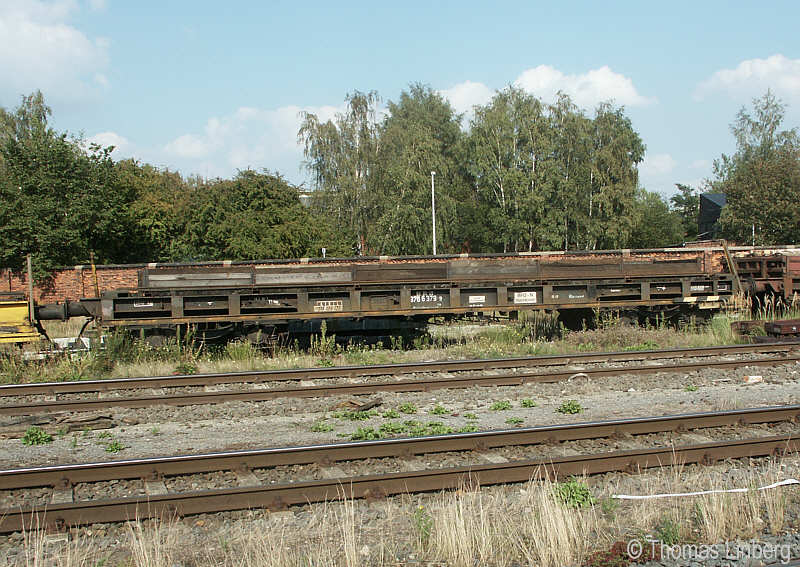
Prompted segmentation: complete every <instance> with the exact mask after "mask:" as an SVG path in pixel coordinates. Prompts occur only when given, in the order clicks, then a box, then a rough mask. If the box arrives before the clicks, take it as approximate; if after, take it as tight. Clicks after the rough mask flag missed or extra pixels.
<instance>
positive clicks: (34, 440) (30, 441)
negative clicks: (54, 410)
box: [22, 425, 53, 445]
mask: <svg viewBox="0 0 800 567" xmlns="http://www.w3.org/2000/svg"><path fill="white" fill-rule="evenodd" d="M52 441H53V436H52V435H50V434H49V433H48V432H47V431H45V430H44V429H42V428H41V427H37V426H35V425H32V426H31V427H29V428H28V429H27V430H26V431H25V435H23V436H22V444H23V445H46V444H47V443H51V442H52Z"/></svg>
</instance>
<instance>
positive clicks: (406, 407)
mask: <svg viewBox="0 0 800 567" xmlns="http://www.w3.org/2000/svg"><path fill="white" fill-rule="evenodd" d="M397 409H399V410H400V411H401V412H402V413H405V414H412V413H417V406H415V405H414V404H412V403H411V402H406V403H404V404H400V407H398V408H397Z"/></svg>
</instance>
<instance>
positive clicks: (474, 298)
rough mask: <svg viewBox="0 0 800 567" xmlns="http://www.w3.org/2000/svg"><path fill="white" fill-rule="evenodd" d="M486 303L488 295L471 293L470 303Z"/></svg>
mask: <svg viewBox="0 0 800 567" xmlns="http://www.w3.org/2000/svg"><path fill="white" fill-rule="evenodd" d="M484 303H486V296H485V295H470V296H469V304H470V305H483V304H484Z"/></svg>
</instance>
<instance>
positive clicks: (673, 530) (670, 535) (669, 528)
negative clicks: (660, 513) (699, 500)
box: [655, 518, 681, 545]
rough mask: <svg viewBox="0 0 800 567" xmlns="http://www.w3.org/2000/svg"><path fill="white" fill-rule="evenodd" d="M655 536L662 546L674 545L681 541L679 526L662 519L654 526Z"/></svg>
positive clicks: (671, 521)
mask: <svg viewBox="0 0 800 567" xmlns="http://www.w3.org/2000/svg"><path fill="white" fill-rule="evenodd" d="M655 536H656V540H658V541H660V542H661V543H663V544H664V545H675V544H676V543H679V542H680V540H681V530H680V526H679V525H678V524H677V522H675V521H674V520H672V519H670V518H664V519H662V520H661V521H660V522H659V523H658V525H656V528H655Z"/></svg>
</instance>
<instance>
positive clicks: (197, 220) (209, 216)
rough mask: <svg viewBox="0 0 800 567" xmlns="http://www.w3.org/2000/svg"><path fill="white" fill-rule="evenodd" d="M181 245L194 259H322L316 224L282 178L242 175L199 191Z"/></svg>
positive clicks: (210, 184)
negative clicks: (305, 257) (318, 256)
mask: <svg viewBox="0 0 800 567" xmlns="http://www.w3.org/2000/svg"><path fill="white" fill-rule="evenodd" d="M187 214H188V216H189V219H188V223H187V226H186V230H185V232H184V234H183V235H182V246H183V248H184V250H186V251H187V253H188V254H191V255H192V257H193V258H194V259H196V260H216V259H221V258H225V259H229V260H249V259H254V258H300V257H302V256H310V255H315V253H316V255H319V252H318V250H317V249H318V242H319V233H318V232H317V228H318V226H319V224H318V223H315V222H312V219H311V213H310V212H309V210H308V209H307V208H306V207H304V206H303V205H302V204H301V203H300V196H299V193H298V192H297V190H296V189H294V188H293V187H290V186H289V184H288V183H286V181H284V180H283V179H282V178H281V177H280V175H273V174H270V173H267V172H265V173H257V172H255V171H252V170H245V171H240V172H239V173H238V174H237V175H236V176H235V177H234V178H233V179H231V180H217V181H214V182H212V183H207V184H205V185H203V186H202V190H198V191H196V192H195V194H194V197H193V202H192V206H191V208H190V209H189V211H187Z"/></svg>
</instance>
